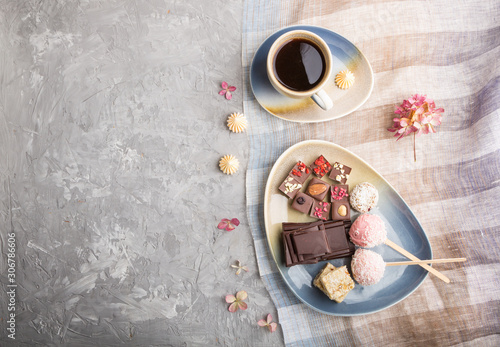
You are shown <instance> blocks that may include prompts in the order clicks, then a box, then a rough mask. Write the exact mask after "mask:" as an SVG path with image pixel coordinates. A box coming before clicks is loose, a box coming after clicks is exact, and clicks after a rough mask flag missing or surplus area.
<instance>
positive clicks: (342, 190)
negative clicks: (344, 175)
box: [330, 184, 349, 202]
mask: <svg viewBox="0 0 500 347" xmlns="http://www.w3.org/2000/svg"><path fill="white" fill-rule="evenodd" d="M348 197H349V185H348V184H332V185H331V186H330V201H331V202H334V201H349V199H348Z"/></svg>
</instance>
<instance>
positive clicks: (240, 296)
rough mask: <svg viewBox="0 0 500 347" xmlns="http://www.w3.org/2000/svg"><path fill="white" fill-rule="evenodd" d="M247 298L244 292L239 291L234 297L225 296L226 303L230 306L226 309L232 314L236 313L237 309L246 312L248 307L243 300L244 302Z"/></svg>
mask: <svg viewBox="0 0 500 347" xmlns="http://www.w3.org/2000/svg"><path fill="white" fill-rule="evenodd" d="M247 297H248V294H247V292H245V291H244V290H240V291H239V292H238V293H236V296H234V295H226V302H227V303H228V304H229V303H230V304H231V305H229V307H228V310H229V312H232V313H234V312H236V311H238V309H241V310H243V311H244V310H246V309H247V308H248V305H247V303H246V302H244V301H243V300H245V299H246V298H247Z"/></svg>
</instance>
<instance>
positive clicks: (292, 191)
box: [279, 176, 302, 199]
mask: <svg viewBox="0 0 500 347" xmlns="http://www.w3.org/2000/svg"><path fill="white" fill-rule="evenodd" d="M301 188H302V183H300V182H298V181H297V180H296V179H295V178H293V177H291V176H287V178H285V180H284V181H283V183H281V185H280V187H279V190H280V191H282V192H283V194H285V195H286V196H287V197H288V198H289V199H293V198H294V197H295V195H297V193H298V192H299V190H300V189H301Z"/></svg>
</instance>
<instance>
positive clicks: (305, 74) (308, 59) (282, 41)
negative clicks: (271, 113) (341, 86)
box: [267, 30, 333, 110]
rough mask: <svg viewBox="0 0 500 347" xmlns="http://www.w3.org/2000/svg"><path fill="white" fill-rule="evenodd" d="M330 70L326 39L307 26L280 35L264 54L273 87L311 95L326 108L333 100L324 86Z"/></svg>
mask: <svg viewBox="0 0 500 347" xmlns="http://www.w3.org/2000/svg"><path fill="white" fill-rule="evenodd" d="M331 73H332V55H331V52H330V49H329V47H328V45H327V44H326V42H325V41H324V40H323V39H322V38H321V37H319V36H318V35H316V34H314V33H312V32H310V31H306V30H293V31H289V32H287V33H285V34H283V35H281V36H280V37H279V38H278V39H277V40H276V41H275V42H274V43H273V45H272V46H271V48H270V50H269V53H268V56H267V75H268V77H269V80H270V81H271V84H272V85H273V87H274V88H275V89H276V90H277V91H278V92H280V93H281V94H283V95H285V96H288V97H291V98H299V99H302V98H309V97H311V98H312V99H313V100H314V101H315V102H316V103H317V104H318V105H319V106H320V107H321V108H323V109H324V110H328V109H330V108H331V107H332V106H333V103H332V100H331V99H330V97H329V96H328V95H327V94H326V92H325V91H324V90H323V87H324V86H325V85H326V83H327V82H328V80H329V79H330V76H331Z"/></svg>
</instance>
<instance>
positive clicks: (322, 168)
mask: <svg viewBox="0 0 500 347" xmlns="http://www.w3.org/2000/svg"><path fill="white" fill-rule="evenodd" d="M311 169H312V171H313V172H314V174H315V175H316V176H318V177H319V178H321V177H323V176H324V175H326V174H327V173H329V172H330V170H331V169H332V165H331V164H330V163H329V162H328V160H326V158H325V157H324V156H323V155H320V156H319V157H318V159H316V160H315V161H314V163H312V164H311Z"/></svg>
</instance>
